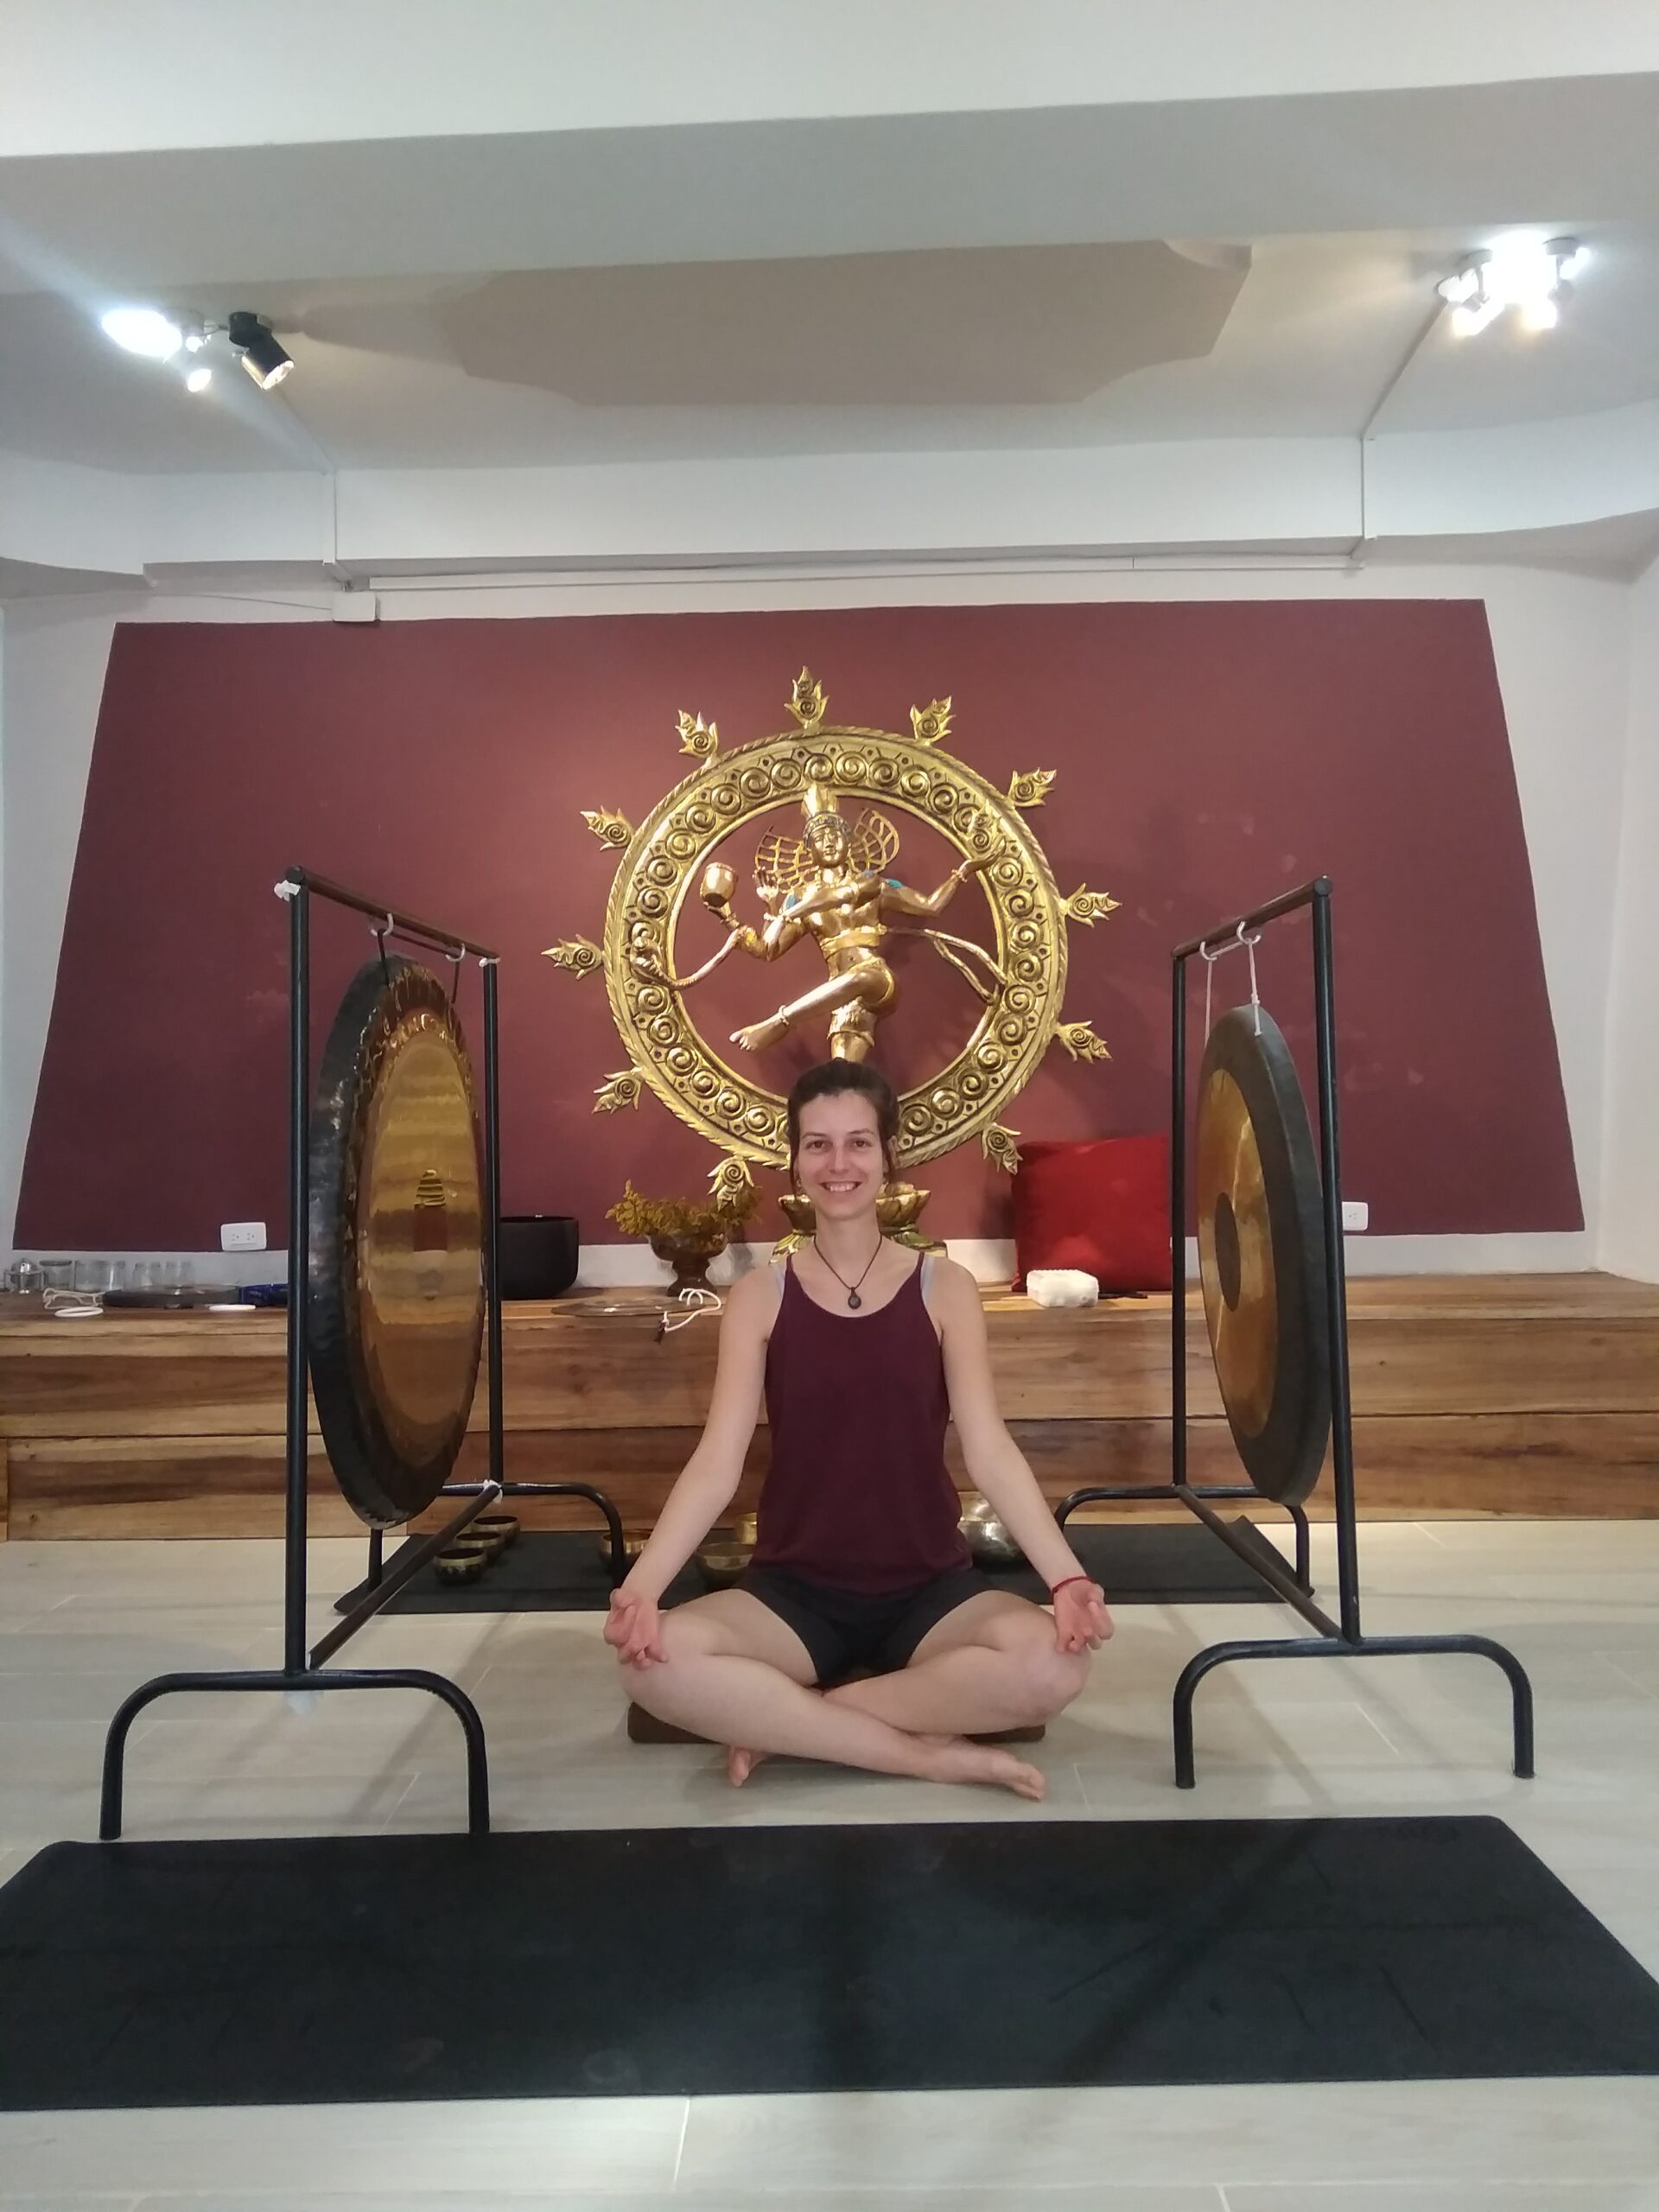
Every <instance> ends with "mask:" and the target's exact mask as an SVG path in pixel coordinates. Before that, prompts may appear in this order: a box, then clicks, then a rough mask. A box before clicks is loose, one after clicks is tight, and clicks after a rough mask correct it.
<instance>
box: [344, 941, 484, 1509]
mask: <svg viewBox="0 0 1659 2212" xmlns="http://www.w3.org/2000/svg"><path fill="white" fill-rule="evenodd" d="M483 1232H484V1209H483V1194H482V1185H481V1182H480V1173H479V1151H478V1130H477V1121H476V1116H475V1112H474V1089H473V1076H472V1068H471V1065H470V1063H469V1062H468V1060H467V1047H466V1043H465V1040H464V1039H463V1038H462V1035H461V1027H460V1024H459V1022H458V1021H457V1020H456V1018H455V1014H454V1008H453V1007H451V1005H450V1003H449V1001H448V995H447V993H446V991H445V989H444V987H443V985H442V983H441V982H439V981H438V978H437V977H436V976H434V975H433V974H432V973H431V972H430V971H429V969H425V968H423V967H421V966H419V965H418V964H417V963H416V962H414V961H411V960H405V959H402V958H389V959H387V960H386V961H385V963H382V961H381V960H380V959H379V958H378V957H376V958H375V959H372V960H371V961H369V962H368V963H366V964H365V966H364V967H363V968H362V969H360V970H359V973H358V974H357V976H355V977H354V978H353V982H352V984H351V986H350V988H349V989H348V990H347V991H346V995H345V997H344V998H343V999H342V1000H341V1001H340V1011H339V1013H338V1014H336V1016H335V1017H334V1027H333V1028H332V1030H331V1031H330V1032H329V1036H328V1041H327V1045H326V1046H325V1047H324V1049H323V1055H322V1065H321V1073H320V1075H319V1078H318V1084H317V1096H316V1102H315V1107H314V1109H313V1113H312V1122H311V1186H310V1218H309V1252H308V1270H307V1274H308V1288H307V1295H308V1337H309V1340H310V1360H311V1383H312V1389H313V1390H314V1392H315V1396H316V1402H317V1419H318V1423H319V1426H320V1427H321V1430H322V1440H323V1444H324V1446H325V1448H326V1449H327V1453H328V1458H329V1460H330V1463H331V1464H332V1465H333V1467H334V1473H335V1476H336V1477H337V1478H338V1480H339V1483H340V1489H341V1490H342V1491H344V1492H345V1494H346V1499H347V1501H348V1502H349V1503H350V1504H351V1505H352V1506H353V1509H354V1510H355V1511H356V1512H357V1513H358V1514H359V1515H360V1516H361V1517H362V1518H363V1519H364V1520H365V1521H366V1522H369V1523H370V1525H371V1526H372V1527H376V1528H385V1527H390V1526H391V1525H394V1524H395V1523H397V1522H401V1521H407V1520H410V1519H411V1518H412V1517H413V1516H415V1515H416V1514H417V1513H419V1512H421V1511H423V1510H424V1508H425V1507H427V1506H428V1505H429V1504H430V1503H432V1500H433V1499H434V1498H435V1497H436V1496H437V1494H438V1492H439V1491H440V1490H442V1487H443V1484H444V1482H445V1481H446V1479H447V1478H448V1475H449V1472H450V1471H451V1469H452V1468H453V1467H454V1463H455V1457H456V1454H457V1453H458V1452H459V1451H460V1449H461V1438H462V1436H463V1435H464V1433H465V1432H466V1427H467V1415H468V1414H469V1413H470V1411H471V1409H472V1402H473V1393H474V1389H475V1388H476V1385H477V1381H478V1367H479V1358H480V1351H481V1348H482V1344H483V1337H484V1284H483Z"/></svg>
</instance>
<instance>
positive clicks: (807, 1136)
mask: <svg viewBox="0 0 1659 2212" xmlns="http://www.w3.org/2000/svg"><path fill="white" fill-rule="evenodd" d="M795 1172H796V1173H797V1175H798V1177H799V1179H800V1185H801V1188H802V1190H803V1191H804V1192H805V1194H806V1196H807V1197H808V1198H810V1199H811V1201H812V1204H813V1205H814V1207H815V1208H816V1209H817V1214H818V1217H819V1219H820V1220H839V1221H850V1220H854V1219H855V1218H856V1217H857V1216H858V1215H859V1214H861V1213H862V1212H864V1211H867V1210H868V1209H870V1208H872V1207H874V1204H875V1201H876V1198H877V1197H878V1196H879V1195H880V1189H881V1185H882V1182H883V1181H884V1179H885V1178H886V1174H887V1161H886V1160H885V1159H884V1158H883V1157H882V1153H881V1133H880V1128H878V1126H877V1122H876V1115H875V1103H874V1100H873V1099H869V1098H867V1097H865V1096H863V1095H862V1094H861V1092H859V1091H856V1090H842V1091H836V1092H833V1093H832V1094H831V1095H830V1096H829V1097H827V1098H814V1099H811V1100H810V1101H809V1102H808V1103H807V1104H806V1105H804V1106H803V1107H802V1109H801V1141H800V1147H799V1149H798V1151H797V1153H796V1154H795Z"/></svg>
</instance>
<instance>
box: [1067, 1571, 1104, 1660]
mask: <svg viewBox="0 0 1659 2212" xmlns="http://www.w3.org/2000/svg"><path fill="white" fill-rule="evenodd" d="M1111 1632H1112V1617H1111V1615H1110V1614H1109V1612H1108V1611H1107V1610H1106V1599H1105V1596H1104V1593H1103V1592H1102V1590H1101V1586H1100V1585H1099V1583H1097V1582H1068V1583H1066V1584H1065V1586H1064V1587H1063V1588H1062V1589H1059V1590H1057V1591H1056V1592H1054V1641H1055V1643H1057V1644H1058V1646H1059V1648H1060V1649H1061V1650H1062V1651H1096V1650H1098V1649H1099V1648H1100V1646H1101V1645H1102V1644H1103V1643H1105V1641H1106V1639H1107V1637H1109V1635H1110V1634H1111Z"/></svg>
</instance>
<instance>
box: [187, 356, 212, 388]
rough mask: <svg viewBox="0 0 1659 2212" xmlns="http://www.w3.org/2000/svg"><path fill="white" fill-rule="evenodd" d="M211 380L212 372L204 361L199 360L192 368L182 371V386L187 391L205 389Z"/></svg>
mask: <svg viewBox="0 0 1659 2212" xmlns="http://www.w3.org/2000/svg"><path fill="white" fill-rule="evenodd" d="M212 382H213V371H212V370H211V369H210V368H209V367H208V365H207V363H206V361H199V362H198V363H197V364H196V365H195V366H194V368H191V369H187V370H186V371H185V372H184V388H185V390H186V391H207V387H208V385H210V384H212Z"/></svg>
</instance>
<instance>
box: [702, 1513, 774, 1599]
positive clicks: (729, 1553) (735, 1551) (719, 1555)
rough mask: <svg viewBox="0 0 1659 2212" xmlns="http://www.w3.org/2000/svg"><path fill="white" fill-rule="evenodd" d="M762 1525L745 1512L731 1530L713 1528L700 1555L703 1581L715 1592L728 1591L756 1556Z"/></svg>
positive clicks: (703, 1542)
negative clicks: (755, 1548)
mask: <svg viewBox="0 0 1659 2212" xmlns="http://www.w3.org/2000/svg"><path fill="white" fill-rule="evenodd" d="M758 1533H759V1524H758V1523H757V1522H756V1519H755V1516H754V1515H753V1513H746V1514H744V1515H743V1516H742V1518H741V1520H740V1521H739V1522H737V1525H736V1526H735V1527H734V1528H732V1529H710V1530H709V1534H708V1535H707V1536H705V1537H704V1538H703V1541H702V1549H701V1551H699V1552H698V1554H697V1565H698V1567H700V1568H701V1569H702V1578H703V1580H704V1581H705V1582H707V1583H709V1585H710V1586H712V1587H713V1588H714V1589H716V1590H729V1589H730V1587H731V1586H732V1585H733V1583H734V1582H735V1581H736V1580H737V1579H738V1577H739V1576H740V1575H741V1573H742V1572H743V1570H744V1568H745V1567H747V1565H748V1564H749V1561H750V1560H752V1559H753V1557H754V1541H755V1537H756V1535H758Z"/></svg>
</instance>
